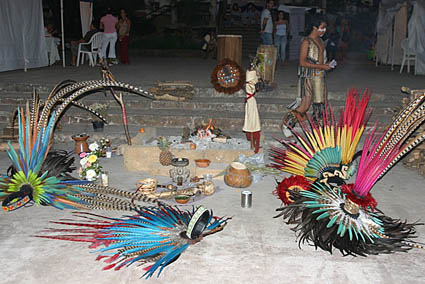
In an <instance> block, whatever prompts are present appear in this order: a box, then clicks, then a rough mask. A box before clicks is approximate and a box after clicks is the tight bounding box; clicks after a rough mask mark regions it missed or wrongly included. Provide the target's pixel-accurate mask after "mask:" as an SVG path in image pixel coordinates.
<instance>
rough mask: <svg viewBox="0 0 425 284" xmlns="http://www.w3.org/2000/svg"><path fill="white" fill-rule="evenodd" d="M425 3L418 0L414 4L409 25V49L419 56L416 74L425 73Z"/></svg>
mask: <svg viewBox="0 0 425 284" xmlns="http://www.w3.org/2000/svg"><path fill="white" fill-rule="evenodd" d="M424 16H425V3H424V2H422V1H416V2H415V3H414V4H413V12H412V16H411V17H410V20H409V25H408V30H409V34H408V39H409V50H414V51H415V52H416V56H417V66H416V74H418V75H419V74H422V75H425V18H424Z"/></svg>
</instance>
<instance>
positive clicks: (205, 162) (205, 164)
mask: <svg viewBox="0 0 425 284" xmlns="http://www.w3.org/2000/svg"><path fill="white" fill-rule="evenodd" d="M210 163H211V161H210V160H208V159H198V160H195V164H196V166H197V167H198V168H206V167H208V166H209V165H210Z"/></svg>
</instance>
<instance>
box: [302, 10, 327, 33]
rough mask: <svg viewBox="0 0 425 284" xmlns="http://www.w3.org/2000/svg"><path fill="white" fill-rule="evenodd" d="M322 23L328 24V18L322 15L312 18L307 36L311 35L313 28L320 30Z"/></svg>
mask: <svg viewBox="0 0 425 284" xmlns="http://www.w3.org/2000/svg"><path fill="white" fill-rule="evenodd" d="M321 23H326V18H325V17H324V16H322V15H319V14H315V15H312V17H311V18H310V24H309V25H308V29H307V30H306V35H309V34H310V33H311V32H312V31H313V28H314V27H316V28H319V27H320V24H321Z"/></svg>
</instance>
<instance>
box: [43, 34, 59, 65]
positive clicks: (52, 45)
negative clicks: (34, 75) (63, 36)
mask: <svg viewBox="0 0 425 284" xmlns="http://www.w3.org/2000/svg"><path fill="white" fill-rule="evenodd" d="M45 40H46V46H47V53H48V54H49V65H52V64H54V63H55V62H56V61H58V60H60V59H61V58H60V56H59V51H58V44H59V43H60V39H58V38H57V37H45Z"/></svg>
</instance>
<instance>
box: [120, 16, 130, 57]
mask: <svg viewBox="0 0 425 284" xmlns="http://www.w3.org/2000/svg"><path fill="white" fill-rule="evenodd" d="M130 29H131V21H130V19H129V18H128V17H127V12H126V11H125V10H124V9H121V12H120V20H119V21H118V43H119V49H120V57H121V63H122V64H130V62H129V61H128V42H129V36H130Z"/></svg>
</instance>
